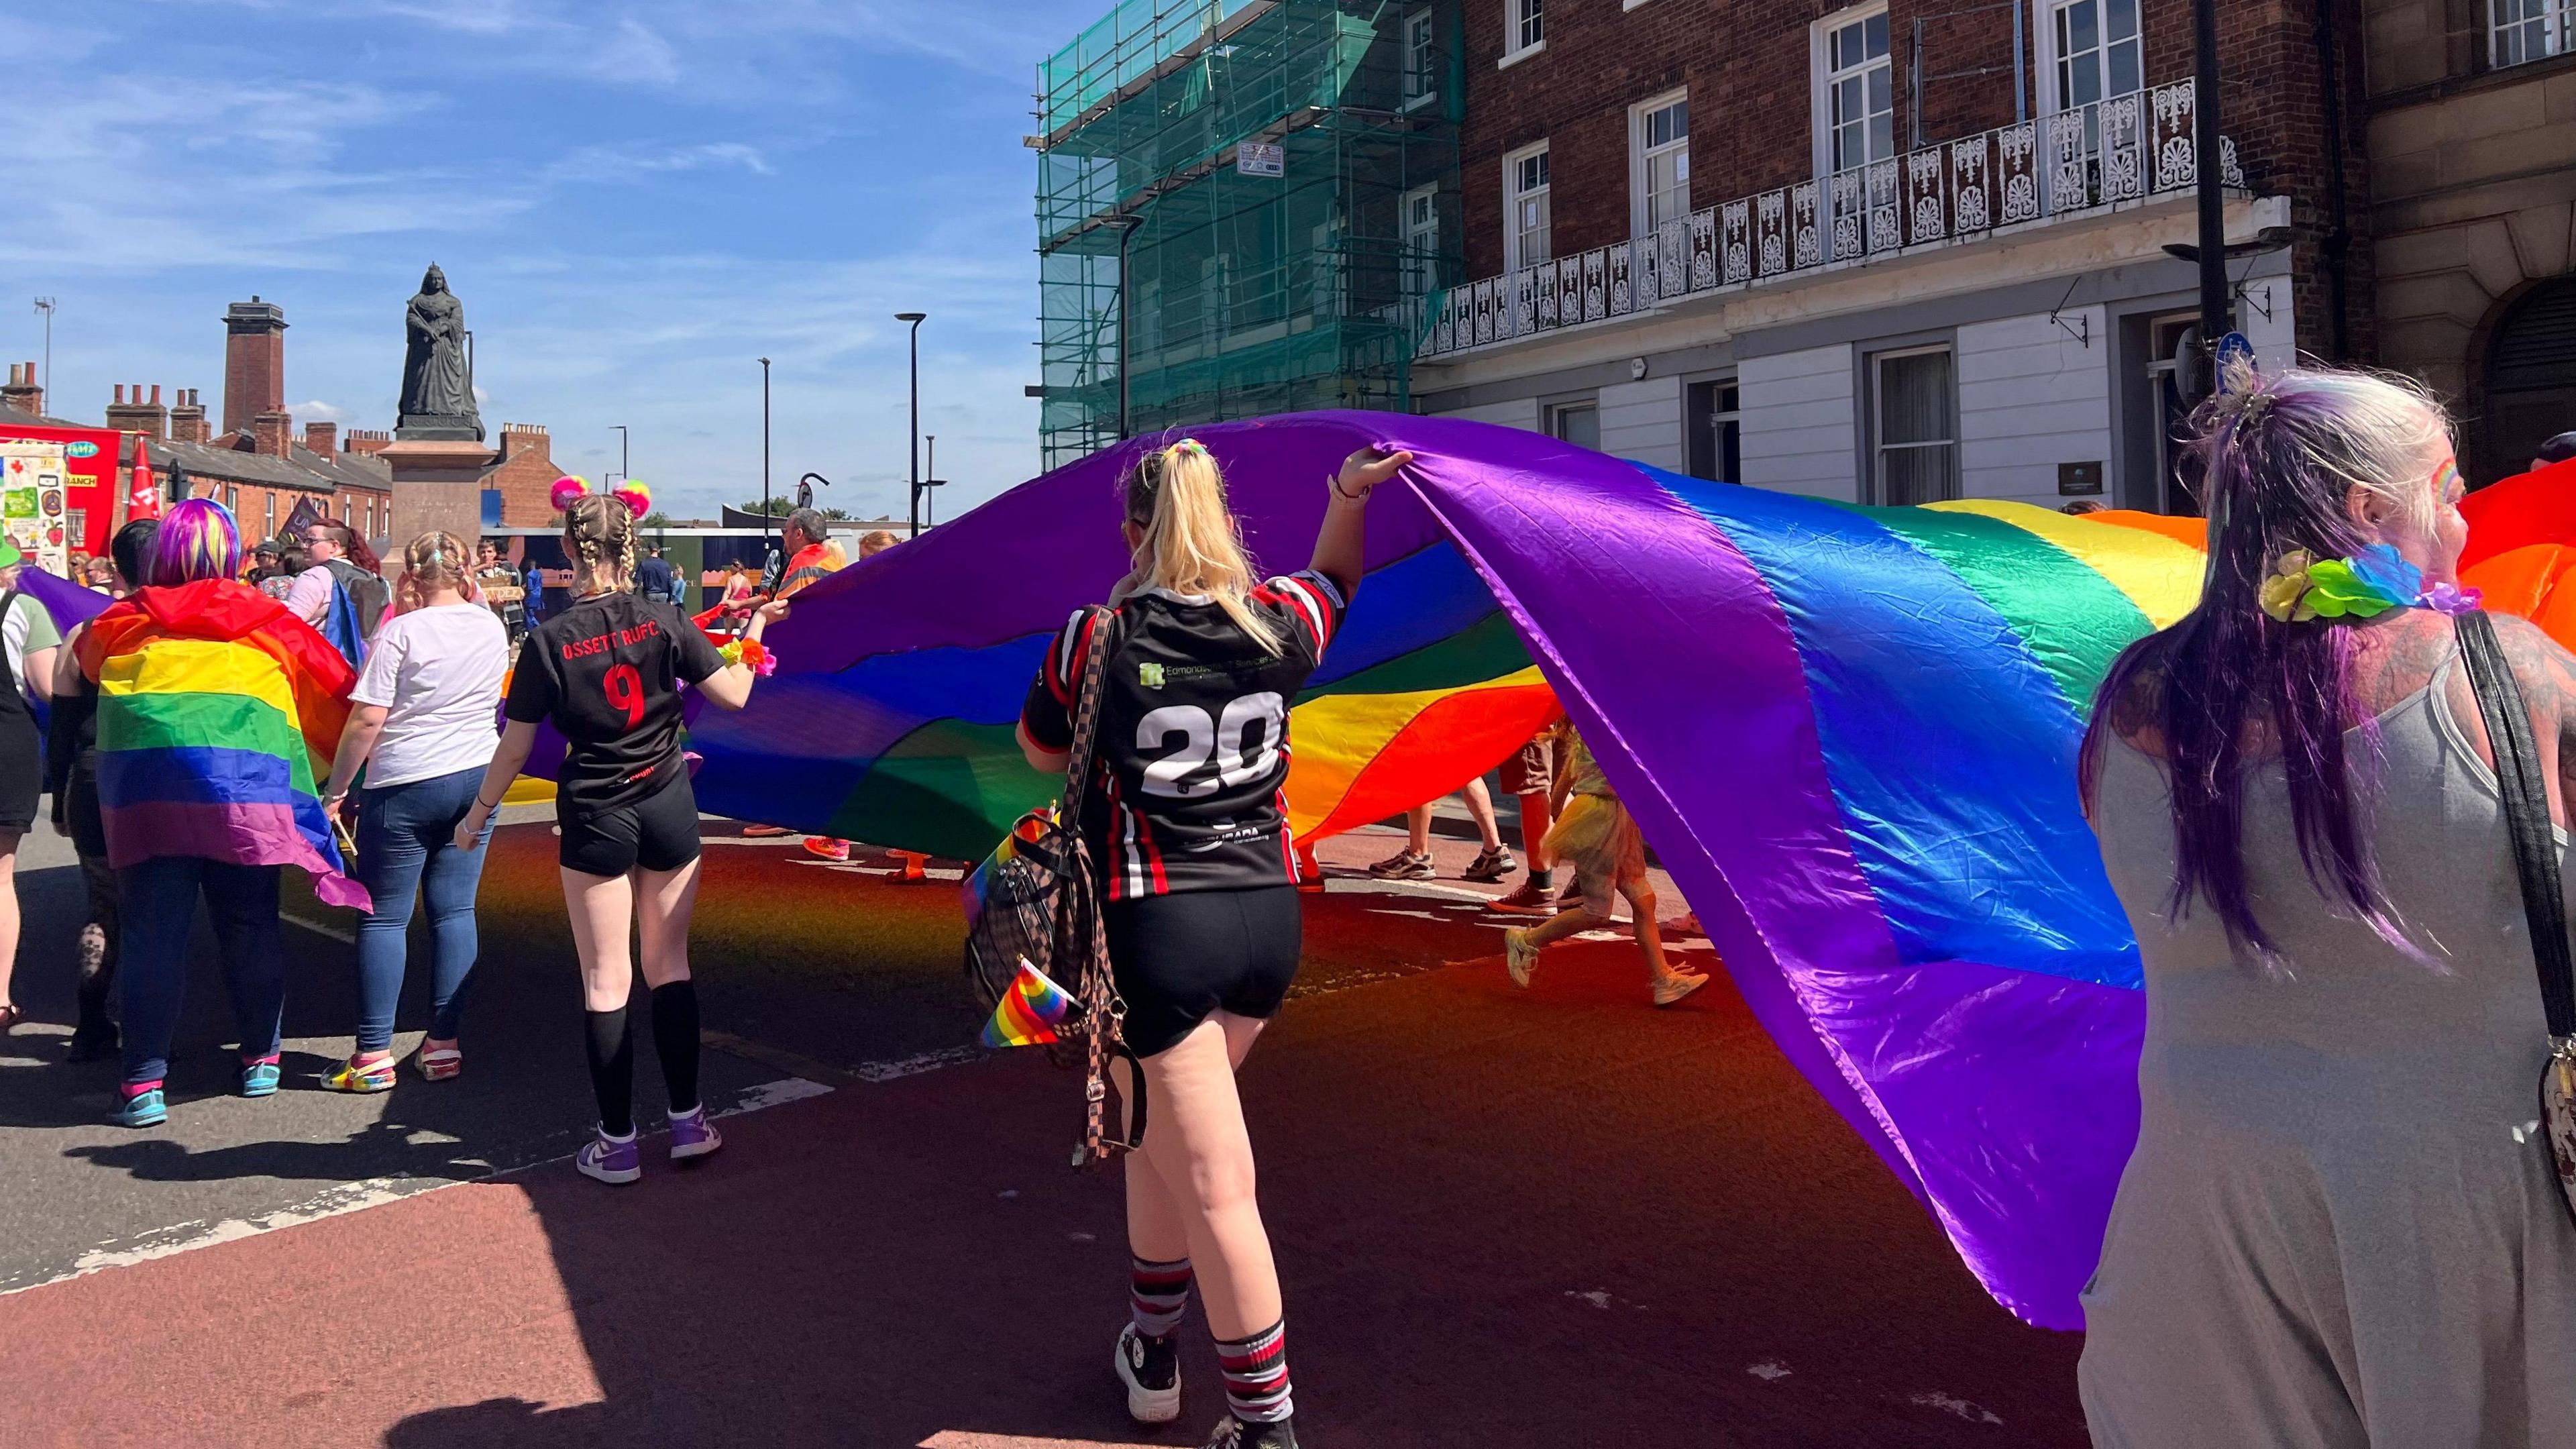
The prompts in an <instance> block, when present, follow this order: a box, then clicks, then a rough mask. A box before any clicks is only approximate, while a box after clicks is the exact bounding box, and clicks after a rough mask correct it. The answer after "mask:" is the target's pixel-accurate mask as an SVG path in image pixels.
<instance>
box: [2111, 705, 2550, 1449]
mask: <svg viewBox="0 0 2576 1449" xmlns="http://www.w3.org/2000/svg"><path fill="white" fill-rule="evenodd" d="M2451 667H2453V666H2445V669H2444V672H2443V674H2441V675H2437V676H2436V677H2435V679H2434V681H2433V683H2432V684H2431V685H2429V686H2428V687H2427V688H2426V689H2424V690H2423V691H2421V692H2419V693H2417V694H2416V695H2414V696H2412V697H2410V698H2408V699H2407V700H2405V701H2404V702H2402V703H2400V704H2399V705H2397V706H2396V707H2395V708H2393V709H2391V710H2390V711H2389V712H2388V713H2387V714H2385V715H2383V716H2381V720H2380V723H2381V730H2382V747H2383V750H2384V752H2385V766H2384V768H2385V771H2386V776H2385V793H2384V797H2383V803H2382V804H2381V805H2380V807H2379V809H2378V812H2377V818H2376V834H2375V836H2374V839H2375V841H2376V844H2377V849H2378V853H2379V861H2380V868H2381V871H2382V873H2383V875H2384V877H2385V879H2386V882H2387V888H2388V892H2389V895H2390V897H2391V898H2392V901H2393V903H2394V904H2395V905H2396V907H2397V909H2398V910H2399V912H2401V913H2402V916H2403V918H2404V919H2405V920H2406V921H2407V922H2409V923H2411V924H2412V926H2413V927H2414V928H2415V932H2416V937H2417V939H2418V940H2419V941H2422V942H2424V943H2426V945H2427V948H2428V949H2427V954H2428V955H2429V956H2431V957H2432V959H2433V960H2434V962H2435V963H2436V964H2435V965H2434V966H2427V965H2425V964H2423V963H2420V962H2417V961H2413V960H2409V959H2408V958H2407V957H2406V956H2404V955H2403V954H2401V953H2400V952H2398V951H2396V950H2394V949H2392V948H2390V947H2389V946H2388V945H2387V944H2386V943H2384V942H2382V941H2381V940H2380V939H2379V938H2378V937H2377V936H2376V935H2375V934H2373V933H2372V932H2371V931H2370V929H2369V928H2368V927H2366V926H2363V925H2361V924H2359V923H2357V922H2355V921H2353V920H2350V919H2348V918H2347V917H2345V916H2342V915H2339V914H2337V912H2336V911H2335V910H2333V909H2332V908H2330V907H2329V905H2328V903H2327V901H2326V900H2325V898H2324V897H2323V896H2321V895H2320V894H2319V893H2318V891H2317V889H2316V888H2315V887H2314V886H2313V885H2312V884H2310V883H2309V880H2308V877H2307V873H2306V871H2305V869H2304V868H2303V867H2302V866H2301V864H2300V860H2299V851H2298V846H2297V843H2296V841H2295V839H2294V837H2293V835H2292V833H2291V827H2290V812H2289V803H2288V794H2287V790H2286V788H2285V786H2284V784H2283V779H2282V774H2281V771H2280V768H2279V766H2278V765H2277V764H2274V765H2270V766H2266V767H2263V768H2262V769H2260V770H2258V771H2257V772H2256V774H2255V776H2254V778H2253V780H2252V782H2251V789H2250V792H2249V795H2248V797H2247V800H2246V805H2245V853H2246V870H2247V875H2248V879H2249V883H2250V884H2251V886H2252V889H2253V897H2254V902H2255V912H2256V914H2257V916H2258V917H2259V918H2260V919H2261V920H2262V921H2263V922H2264V924H2265V927H2266V928H2267V929H2268V930H2269V931H2270V932H2271V933H2272V934H2273V935H2274V937H2275V938H2276V939H2277V940H2278V941H2279V942H2280V943H2281V945H2282V948H2283V950H2284V953H2285V955H2286V957H2287V961H2288V970H2287V972H2286V973H2283V974H2279V975H2275V976H2271V977H2267V976H2265V975H2264V974H2263V973H2262V972H2261V971H2260V970H2259V969H2257V968H2256V967H2255V966H2254V965H2253V964H2252V963H2251V961H2250V958H2241V957H2240V956H2239V955H2238V953H2236V952H2235V951H2234V950H2232V949H2231V948H2230V946H2229V944H2228V941H2227V936H2226V933H2225V932H2224V931H2223V930H2222V929H2221V928H2220V926H2219V924H2218V922H2217V920H2216V919H2215V917H2214V916H2212V915H2211V913H2210V912H2209V911H2208V910H2207V909H2206V908H2203V909H2201V910H2198V911H2195V912H2192V913H2190V914H2189V915H2188V916H2186V917H2185V918H2184V919H2182V920H2180V921H2175V920H2173V919H2170V918H2169V917H2168V915H2167V914H2166V902H2167V898H2168V896H2169V895H2170V892H2171V889H2172V882H2173V870H2174V843H2173V825H2172V819H2171V816H2170V815H2169V814H2168V807H2167V796H2166V786H2165V776H2164V768H2163V765H2162V764H2161V763H2160V762H2159V761H2157V760H2154V759H2152V758H2150V757H2149V756H2147V755H2145V754H2142V753H2140V752H2139V751H2137V750H2135V749H2132V748H2130V747H2129V746H2128V745H2126V744H2124V743H2121V742H2118V741H2116V740H2115V741H2114V742H2113V743H2112V744H2111V745H2110V747H2109V749H2108V751H2107V755H2106V758H2105V761H2104V769H2103V777H2102V780H2101V785H2100V793H2099V798H2098V800H2097V802H2096V806H2095V817H2096V818H2095V822H2094V828H2095V830H2096V832H2097V833H2098V834H2099V835H2100V837H2101V841H2102V854H2103V858H2104V861H2105V862H2106V863H2107V865H2108V866H2109V868H2110V876H2111V884H2112V886H2113V888H2114V889H2115V890H2117V891H2118V893H2119V896H2120V899H2121V902H2122V904H2123V905H2125V906H2126V907H2127V909H2128V913H2129V919H2130V920H2131V922H2132V923H2134V925H2135V926H2136V929H2137V933H2138V941H2139V945H2140V948H2141V950H2142V952H2143V954H2144V956H2145V963H2146V992H2147V1025H2146V1040H2145V1049H2144V1052H2143V1053H2142V1055H2141V1058H2140V1061H2139V1064H2138V1087H2139V1093H2140V1097H2141V1099H2142V1106H2143V1116H2142V1119H2141V1125H2140V1131H2139V1135H2138V1147H2137V1152H2136V1154H2135V1155H2134V1156H2133V1157H2131V1159H2130V1161H2129V1165H2128V1169H2127V1171H2126V1172H2125V1173H2124V1174H2123V1175H2122V1176H2121V1179H2120V1190H2119V1195H2118V1197H2117V1199H2116V1200H2115V1201H2114V1203H2113V1206H2112V1210H2111V1222H2110V1228H2109V1232H2108V1234H2107V1236H2106V1238H2105V1240H2104V1242H2103V1245H2102V1261H2101V1265H2100V1267H2099V1268H2098V1269H2097V1270H2096V1272H2095V1274H2094V1277H2093V1281H2092V1282H2091V1284H2089V1285H2088V1286H2087V1287H2086V1289H2085V1291H2084V1296H2083V1302H2084V1313H2085V1322H2086V1341H2085V1346H2084V1356H2083V1362H2082V1366H2081V1368H2080V1370H2079V1372H2078V1383H2079V1386H2080V1388H2081V1391H2082V1395H2083V1402H2084V1412H2085V1417H2086V1419H2087V1421H2088V1422H2089V1423H2090V1425H2091V1427H2092V1432H2093V1442H2094V1444H2095V1445H2096V1446H2097V1449H2182V1446H2193V1449H2210V1446H2234V1445H2247V1446H2255V1445H2260V1446H2265V1449H2307V1446H2317V1449H2344V1446H2364V1445H2368V1446H2378V1449H2418V1446H2421V1449H2457V1446H2481V1449H2508V1446H2510V1449H2522V1446H2526V1445H2528V1446H2555V1445H2568V1446H2576V1227H2571V1226H2570V1225H2569V1223H2568V1220H2567V1216H2566V1213H2565V1211H2564V1210H2563V1209H2562V1208H2561V1206H2560V1204H2559V1199H2558V1187H2557V1184H2556V1181H2555V1179H2554V1177H2553V1175H2552V1173H2551V1170H2550V1167H2549V1164H2548V1160H2547V1157H2546V1152H2547V1148H2546V1146H2545V1142H2544V1139H2543V1138H2542V1136H2541V1134H2540V1133H2539V1131H2538V1130H2537V1129H2536V1126H2535V1124H2534V1118H2535V1117H2536V1115H2537V1110H2538V1109H2537V1106H2536V1098H2535V1084H2536V1083H2537V1081H2538V1079H2539V1073H2540V1063H2541V1053H2542V1048H2543V1037H2544V1028H2543V1023H2542V1018H2541V1008H2540V989H2539V987H2538V985H2537V984H2536V980H2535V977H2534V973H2533V966H2532V955H2531V947H2530V943H2529V933H2528V932H2527V930H2526V929H2525V927H2524V924H2523V909H2522V897H2521V893H2520V888H2519V886H2518V884H2517V880H2516V876H2515V874H2514V866H2513V859H2512V850H2511V847H2510V845H2509V844H2508V843H2507V841H2506V838H2505V829H2504V821H2503V813H2502V808H2501V806H2500V805H2499V804H2498V802H2497V796H2496V791H2495V783H2494V775H2493V773H2492V772H2491V771H2490V770H2489V769H2488V768H2487V766H2486V764H2485V762H2484V761H2482V760H2480V759H2479V758H2478V756H2477V753H2476V751H2475V749H2474V747H2473V746H2472V745H2471V744H2470V743H2469V739H2468V737H2467V736H2466V735H2464V734H2462V733H2461V731H2460V728H2459V723H2458V721H2456V720H2455V719H2454V718H2453V717H2452V713H2451V711H2450V709H2449V708H2448V707H2447V706H2446V704H2445V703H2444V694H2445V691H2444V689H2443V687H2442V686H2443V685H2444V684H2445V683H2446V680H2447V675H2448V671H2449V669H2450V668H2451ZM2566 838H2567V837H2566V835H2565V833H2564V832H2563V831H2562V832H2561V833H2560V836H2559V840H2560V844H2561V847H2562V849H2563V848H2564V845H2565V842H2566Z"/></svg>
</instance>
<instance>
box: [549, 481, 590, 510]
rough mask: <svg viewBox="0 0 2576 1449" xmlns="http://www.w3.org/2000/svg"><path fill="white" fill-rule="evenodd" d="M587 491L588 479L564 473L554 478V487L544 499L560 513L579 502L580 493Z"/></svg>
mask: <svg viewBox="0 0 2576 1449" xmlns="http://www.w3.org/2000/svg"><path fill="white" fill-rule="evenodd" d="M589 491H590V480H589V479H587V478H577V477H574V476H572V475H571V474H566V475H564V476H563V477H561V478H557V479H556V480H555V486H554V488H553V489H552V490H551V491H549V492H548V493H547V494H546V501H547V502H549V503H552V504H553V505H554V508H555V512H557V513H562V512H564V511H565V510H567V509H569V508H571V507H572V506H573V504H575V503H577V502H579V501H580V500H581V495H583V494H585V493H588V492H589Z"/></svg>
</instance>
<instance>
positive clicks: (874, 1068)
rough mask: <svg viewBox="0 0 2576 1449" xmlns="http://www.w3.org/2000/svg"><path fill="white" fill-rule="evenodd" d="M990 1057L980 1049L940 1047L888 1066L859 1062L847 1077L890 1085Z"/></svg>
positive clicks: (886, 1063)
mask: <svg viewBox="0 0 2576 1449" xmlns="http://www.w3.org/2000/svg"><path fill="white" fill-rule="evenodd" d="M990 1055H992V1053H990V1052H988V1051H986V1050H985V1049H984V1048H982V1047H979V1046H954V1047H941V1048H940V1049H939V1050H937V1051H932V1052H923V1053H921V1054H920V1055H918V1056H909V1057H898V1058H896V1059H895V1060H893V1061H890V1062H861V1063H859V1064H858V1065H857V1066H855V1067H852V1068H850V1075H851V1076H854V1077H856V1078H858V1079H859V1080H860V1081H863V1082H891V1081H895V1080H898V1079H900V1078H903V1077H917V1076H920V1075H921V1074H922V1073H924V1072H935V1071H938V1070H939V1069H940V1068H942V1067H954V1066H961V1065H963V1064H965V1063H967V1062H977V1061H982V1060H983V1059H984V1058H985V1057H988V1056H990Z"/></svg>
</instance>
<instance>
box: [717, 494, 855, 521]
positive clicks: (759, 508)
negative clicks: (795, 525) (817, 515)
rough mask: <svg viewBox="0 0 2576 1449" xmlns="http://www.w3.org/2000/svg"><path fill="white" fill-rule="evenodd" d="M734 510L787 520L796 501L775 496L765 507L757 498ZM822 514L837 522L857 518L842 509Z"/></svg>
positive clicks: (830, 509) (789, 497) (735, 506)
mask: <svg viewBox="0 0 2576 1449" xmlns="http://www.w3.org/2000/svg"><path fill="white" fill-rule="evenodd" d="M734 508H735V510H736V511H738V512H742V513H766V514H768V515H769V516H771V517H772V518H785V517H786V516H787V515H789V514H791V513H793V512H795V511H796V500H795V498H794V497H793V496H773V497H771V498H770V500H769V501H768V503H767V504H766V505H764V504H762V502H761V501H760V500H759V499H757V498H755V499H753V500H751V501H750V502H749V503H737V504H735V505H734ZM822 514H823V516H824V517H825V518H829V519H832V520H834V521H836V522H838V521H847V520H848V519H851V518H854V517H856V516H857V515H855V514H852V513H851V512H849V511H848V510H847V509H841V508H826V509H823V510H822Z"/></svg>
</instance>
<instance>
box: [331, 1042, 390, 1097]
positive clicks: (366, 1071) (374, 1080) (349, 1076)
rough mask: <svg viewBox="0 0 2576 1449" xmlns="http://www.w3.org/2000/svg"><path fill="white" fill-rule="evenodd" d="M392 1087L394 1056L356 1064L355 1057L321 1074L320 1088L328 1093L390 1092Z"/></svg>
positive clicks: (385, 1055) (386, 1055)
mask: <svg viewBox="0 0 2576 1449" xmlns="http://www.w3.org/2000/svg"><path fill="white" fill-rule="evenodd" d="M393 1086H394V1056H393V1053H391V1052H387V1053H385V1054H384V1055H383V1056H380V1057H378V1058H376V1059H375V1060H374V1061H371V1062H368V1063H367V1064H366V1065H364V1066H360V1065H359V1064H358V1059H357V1058H356V1057H351V1058H349V1059H348V1060H347V1061H345V1062H340V1063H338V1064H336V1065H334V1066H333V1067H331V1068H330V1069H329V1070H327V1071H325V1072H324V1073H322V1088H323V1090H324V1091H328V1092H358V1093H367V1092H390V1091H392V1090H393Z"/></svg>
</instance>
